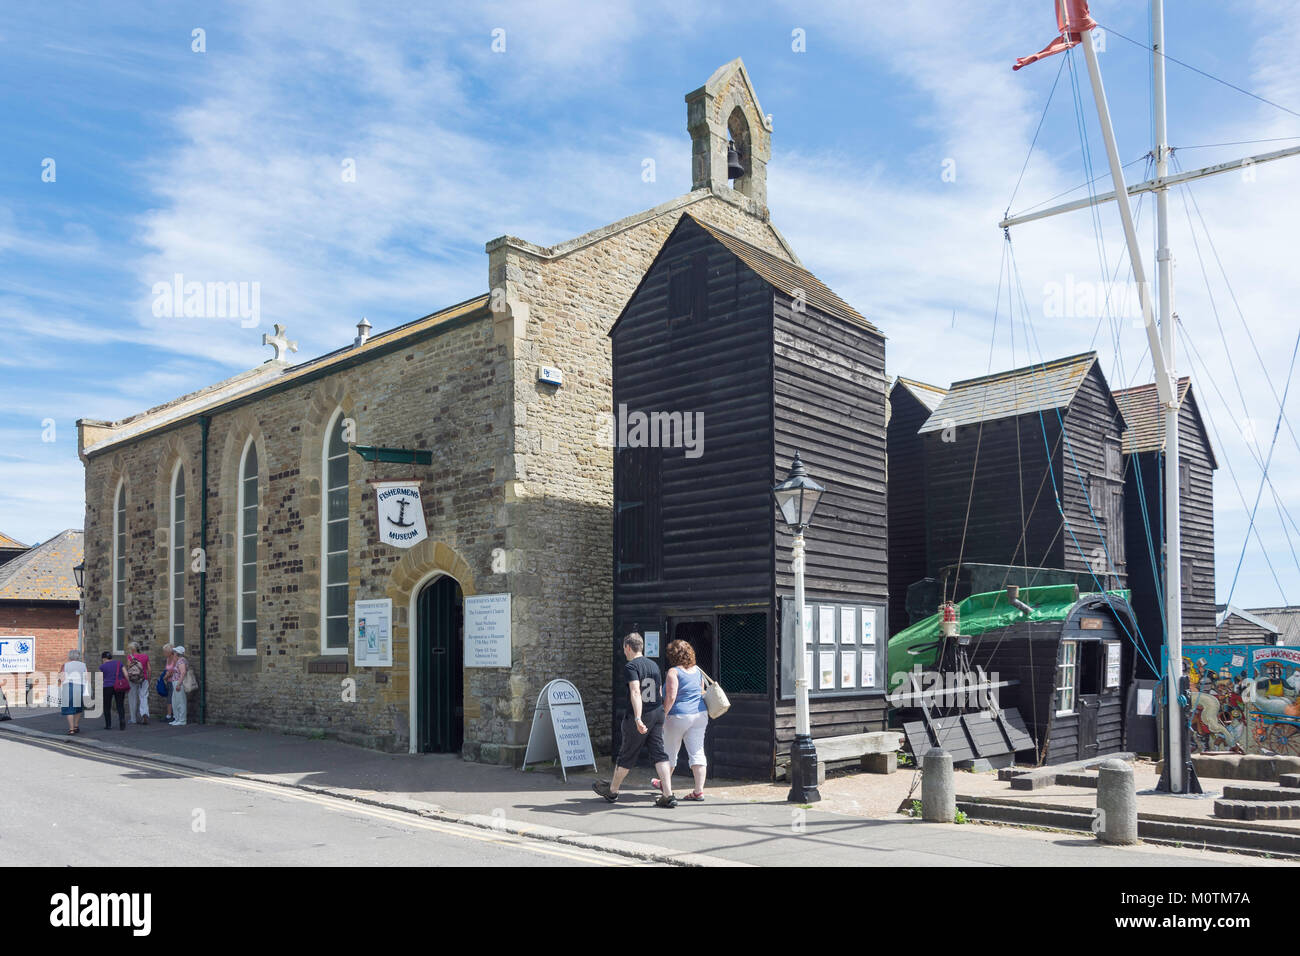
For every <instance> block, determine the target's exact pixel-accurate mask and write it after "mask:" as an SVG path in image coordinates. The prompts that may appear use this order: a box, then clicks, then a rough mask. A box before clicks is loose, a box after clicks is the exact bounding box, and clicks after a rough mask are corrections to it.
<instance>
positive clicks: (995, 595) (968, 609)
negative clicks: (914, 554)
mask: <svg viewBox="0 0 1300 956" xmlns="http://www.w3.org/2000/svg"><path fill="white" fill-rule="evenodd" d="M1110 593H1111V594H1112V595H1114V596H1115V597H1117V598H1121V599H1123V600H1124V601H1127V600H1128V597H1129V592H1128V591H1111V592H1110ZM1088 596H1089V595H1086V594H1081V595H1079V596H1078V597H1077V598H1076V597H1075V591H1074V585H1072V584H1053V585H1048V586H1046V587H1032V588H1021V589H1020V600H1021V601H1022V602H1024V603H1025V604H1028V605H1029V606H1030V607H1032V608H1033V609H1034V610H1033V611H1032V612H1031V613H1030V614H1025V613H1024V612H1023V611H1021V610H1020V609H1019V608H1017V607H1014V606H1013V605H1012V604H1011V603H1010V602H1009V601H1008V600H1007V592H1006V591H1005V590H1002V591H987V592H985V593H983V594H972V595H971V596H970V597H968V598H966V600H964V601H961V602H959V603H958V604H957V619H958V621H959V622H960V625H961V626H960V632H961V633H962V634H967V635H969V636H971V637H978V636H979V635H980V634H983V633H985V632H987V631H992V630H994V629H996V628H999V627H1005V626H1006V625H1008V624H1015V623H1016V622H1017V621H1063V620H1065V619H1066V618H1067V617H1068V616H1069V614H1070V608H1072V607H1074V605H1075V604H1076V603H1078V601H1079V600H1081V599H1083V598H1085V597H1088ZM939 637H940V634H939V615H938V614H932V615H930V616H929V617H927V618H926V619H925V620H923V621H917V622H916V623H915V624H913V625H912V626H911V627H909V628H907V629H905V630H902V631H899V632H898V633H897V634H895V635H894V636H893V637H892V638H890V641H889V674H890V678H889V689H890V690H893V689H894V688H895V687H896V686H898V684H900V683H902V678H901V676H899V675H902V674H905V673H907V672H908V671H910V670H912V669H913V668H914V667H915V666H916V665H917V664H920V665H921V667H922V669H925V668H929V667H933V666H934V665H935V663H936V660H935V658H936V657H937V655H938V653H939V645H938V644H937V643H936V642H937V641H938V640H939ZM924 644H934V645H935V646H934V647H931V648H927V649H926V650H924V651H922V652H920V653H918V654H915V655H913V654H909V653H908V650H909V649H910V648H913V647H917V646H920V645H924Z"/></svg>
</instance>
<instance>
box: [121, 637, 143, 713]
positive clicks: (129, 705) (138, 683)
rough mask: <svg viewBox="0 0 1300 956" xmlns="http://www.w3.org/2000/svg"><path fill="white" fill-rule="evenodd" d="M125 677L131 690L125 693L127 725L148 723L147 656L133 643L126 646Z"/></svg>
mask: <svg viewBox="0 0 1300 956" xmlns="http://www.w3.org/2000/svg"><path fill="white" fill-rule="evenodd" d="M126 676H127V678H128V679H129V680H130V681H131V689H130V690H128V691H127V692H126V716H127V723H131V724H134V723H135V722H136V721H135V719H136V718H137V717H139V718H140V723H142V724H147V723H149V655H148V654H141V653H140V645H139V644H137V643H136V642H135V641H132V642H131V643H130V644H128V645H126Z"/></svg>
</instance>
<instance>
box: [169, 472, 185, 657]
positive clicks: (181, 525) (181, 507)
mask: <svg viewBox="0 0 1300 956" xmlns="http://www.w3.org/2000/svg"><path fill="white" fill-rule="evenodd" d="M185 545H186V541H185V468H184V466H183V465H182V464H181V463H180V462H177V463H176V470H175V471H174V472H173V473H172V524H171V562H170V569H169V570H170V574H169V578H170V581H171V585H170V587H171V635H172V636H171V642H172V644H173V645H175V644H182V645H183V644H184V643H185V556H186V547H185Z"/></svg>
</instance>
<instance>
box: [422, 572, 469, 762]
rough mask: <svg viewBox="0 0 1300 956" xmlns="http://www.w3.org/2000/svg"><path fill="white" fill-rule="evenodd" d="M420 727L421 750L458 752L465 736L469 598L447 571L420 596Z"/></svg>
mask: <svg viewBox="0 0 1300 956" xmlns="http://www.w3.org/2000/svg"><path fill="white" fill-rule="evenodd" d="M415 616H416V627H415V639H416V679H417V682H418V683H417V688H416V704H417V715H418V716H417V720H416V728H417V731H418V733H419V740H418V748H419V751H420V752H421V753H459V752H460V749H461V745H462V744H463V743H464V740H465V684H464V661H463V653H464V644H463V640H464V639H463V633H462V628H463V625H464V602H463V600H462V596H461V591H460V585H459V584H457V583H456V581H455V579H454V578H449V577H447V576H446V575H443V576H442V577H439V578H437V579H435V580H433V581H431V582H429V583H428V584H426V585H425V586H424V589H423V590H422V591H421V592H420V597H419V599H418V600H417V602H416V615H415Z"/></svg>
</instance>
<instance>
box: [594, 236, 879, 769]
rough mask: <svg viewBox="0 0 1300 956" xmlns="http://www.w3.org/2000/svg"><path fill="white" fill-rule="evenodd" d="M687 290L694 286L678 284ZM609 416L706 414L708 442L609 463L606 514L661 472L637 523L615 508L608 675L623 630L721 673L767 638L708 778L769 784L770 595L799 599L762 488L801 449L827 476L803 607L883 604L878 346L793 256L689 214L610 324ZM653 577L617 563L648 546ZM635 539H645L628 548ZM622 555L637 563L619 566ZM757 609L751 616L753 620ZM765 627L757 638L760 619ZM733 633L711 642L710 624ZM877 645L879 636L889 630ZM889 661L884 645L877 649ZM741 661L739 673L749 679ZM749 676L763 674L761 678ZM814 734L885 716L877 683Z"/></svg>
mask: <svg viewBox="0 0 1300 956" xmlns="http://www.w3.org/2000/svg"><path fill="white" fill-rule="evenodd" d="M684 283H688V284H689V285H684ZM610 337H611V340H612V345H613V377H614V383H613V385H614V388H613V393H614V409H615V417H616V421H617V420H618V419H619V418H620V417H622V418H624V419H626V416H628V415H631V413H633V412H635V411H647V412H648V411H677V412H681V413H683V414H686V413H691V414H694V413H700V414H702V415H703V421H704V431H703V445H702V449H701V453H700V454H699V455H698V456H697V457H687V456H686V454H685V453H684V451H683V450H682V449H676V448H669V449H657V450H654V449H646V448H622V449H619V450H618V452H617V453H616V456H615V474H614V483H615V511H616V513H617V514H619V515H626V514H627V513H629V512H631V511H640V510H643V506H642V505H640V504H637V503H636V502H637V501H639V500H640V496H643V494H644V489H645V488H647V487H652V486H653V485H654V483H655V480H654V478H653V477H650V476H648V475H647V472H648V471H649V470H651V469H655V468H657V469H658V472H659V480H658V487H659V489H660V490H659V496H660V497H659V501H658V504H657V515H656V514H654V512H655V511H656V509H655V508H645V509H644V511H645V515H646V516H645V517H644V518H642V519H640V523H639V524H638V523H637V520H635V519H620V518H616V519H615V529H614V532H615V555H616V566H615V568H614V569H613V577H614V612H615V613H614V617H615V620H614V625H615V634H614V635H613V636H612V638H613V640H612V645H613V646H612V648H611V650H612V652H613V653H612V661H613V663H614V665H615V669H614V675H615V681H616V682H617V680H618V673H619V670H618V667H617V665H618V663H619V661H620V660H621V652H619V650H618V643H619V640H620V639H621V636H622V634H623V633H626V631H627V630H630V629H632V628H634V627H635V628H639V629H641V630H658V631H659V632H660V633H661V635H662V644H661V650H662V646H666V644H667V642H668V640H669V639H670V638H671V637H672V633H671V632H670V630H669V629H670V627H673V626H674V625H679V626H681V627H682V628H684V629H685V630H684V631H683V633H689V634H691V635H694V636H698V635H701V634H711V635H712V641H713V643H712V646H710V647H707V648H704V647H697V654H698V656H699V657H700V658H701V663H703V662H704V660H705V659H706V658H708V657H710V656H712V657H713V658H714V659H716V658H717V655H718V654H719V651H720V650H724V649H725V651H726V654H725V655H723V656H722V659H721V660H717V666H718V668H719V669H720V671H721V673H720V674H715V675H714V676H718V677H719V679H720V680H721V681H722V682H723V684H724V686H726V683H727V681H728V675H729V670H728V668H729V665H728V660H727V659H726V655H730V656H731V657H732V660H733V662H735V663H733V668H738V667H739V663H738V661H739V656H740V655H742V654H744V653H745V649H744V647H743V646H742V635H744V634H746V633H757V634H759V635H760V637H761V654H762V661H763V663H762V674H761V678H760V680H761V683H762V684H763V685H764V686H763V687H762V689H761V690H760V691H758V692H753V693H747V692H742V693H733V692H731V691H730V690H729V691H728V693H729V696H730V698H731V701H732V710H731V711H730V712H729V713H728V714H727V715H726V717H725V718H723V719H721V720H719V721H716V722H712V723H711V724H710V729H709V736H708V738H707V739H708V750H709V751H710V761H711V763H712V764H713V766H714V768H715V769H716V770H717V772H720V773H724V774H725V773H732V774H737V775H741V776H748V777H762V778H770V776H771V774H772V771H773V763H774V758H775V756H776V753H777V750H778V749H779V747H780V746H781V743H782V741H783V739H788V734H786V733H784V732H783V730H784V725H786V724H787V723H789V722H790V721H791V720H792V716H791V717H789V719H787V715H786V714H785V713H784V708H782V709H781V711H780V712H778V707H777V688H778V685H779V681H778V678H779V672H778V660H777V654H776V635H777V633H778V631H777V628H778V625H779V622H778V621H777V607H778V601H777V598H778V596H784V595H787V594H789V593H792V592H793V587H792V580H791V579H790V576H789V574H788V568H789V559H790V558H789V556H790V550H789V548H790V538H789V536H788V535H787V534H785V533H784V530H783V529H778V527H777V526H778V521H777V515H776V511H775V508H774V506H773V502H772V497H771V488H772V485H773V484H774V483H775V482H776V481H778V480H781V479H783V478H784V477H785V475H786V472H787V470H788V468H789V463H790V459H791V458H792V457H793V452H794V450H795V449H796V448H797V449H798V450H799V451H800V452H801V453H802V455H803V458H804V461H805V463H806V464H807V466H808V469H809V473H810V474H811V475H813V476H814V477H815V478H816V479H817V480H819V481H821V482H822V483H823V484H825V485H826V486H827V487H828V491H827V494H826V495H825V496H824V498H823V502H822V505H821V508H820V509H819V511H818V514H817V517H816V519H815V521H814V525H813V527H812V528H810V529H809V532H808V549H809V560H808V573H807V577H806V581H807V587H808V596H809V600H815V599H817V598H818V597H821V598H824V599H828V600H829V599H831V598H833V597H836V596H838V597H839V598H840V599H841V600H847V599H848V598H849V597H850V596H851V597H852V599H854V600H859V601H872V602H877V603H879V604H880V605H881V606H883V604H884V602H885V600H886V596H887V592H886V560H885V550H886V534H885V490H884V444H885V440H884V388H885V379H884V339H883V337H882V336H881V335H880V334H879V332H877V331H876V330H875V329H874V327H872V326H871V324H870V323H869V322H867V321H866V320H865V319H864V318H862V316H861V315H860V314H858V313H857V312H856V311H854V310H853V309H852V308H851V307H849V306H848V305H847V304H846V303H844V302H843V300H840V299H838V297H837V296H835V295H834V293H832V292H830V290H829V289H826V287H825V286H824V285H822V284H821V283H820V282H818V281H817V280H816V279H815V277H812V276H811V274H810V273H807V271H806V270H803V269H801V268H800V267H797V266H794V265H793V264H790V263H783V262H781V261H780V260H776V259H774V257H772V256H770V255H769V254H767V253H765V252H763V251H762V250H758V249H755V248H754V247H752V246H749V245H748V244H747V243H744V242H742V241H741V240H739V239H736V238H735V237H732V236H729V235H727V234H725V233H721V232H720V231H718V230H716V229H710V228H708V227H705V226H702V225H701V224H700V223H698V222H696V221H695V220H694V219H693V218H692V217H690V216H688V215H687V216H683V217H682V219H681V221H680V222H679V223H678V225H677V227H676V228H675V229H674V230H673V232H672V234H671V235H670V236H669V237H668V239H667V240H666V241H665V244H664V246H663V248H662V249H661V251H660V253H659V255H658V256H657V257H656V259H655V261H654V263H653V264H652V265H651V267H650V269H649V270H648V272H647V274H646V276H645V277H644V279H643V280H642V282H641V284H640V286H639V287H638V289H637V290H636V292H635V293H634V294H633V296H632V297H631V299H630V300H629V302H628V305H627V307H626V308H625V309H624V311H623V313H622V315H621V316H620V317H619V319H618V321H617V322H616V323H615V324H614V327H613V328H612V329H611V331H610ZM634 535H642V536H644V537H646V538H647V539H652V538H653V539H657V540H658V542H659V545H658V551H659V554H660V557H659V559H660V560H661V562H662V570H661V573H660V574H659V575H658V576H657V578H656V577H655V576H654V575H645V574H643V573H642V572H641V571H640V570H639V569H637V568H631V569H627V568H620V567H619V565H618V564H617V562H619V561H624V562H628V561H629V559H631V558H634V557H637V556H638V555H639V554H641V553H647V554H649V556H650V557H651V563H652V562H653V560H654V559H655V554H656V547H655V546H649V545H638V544H636V543H634V542H631V541H628V540H626V539H627V538H628V537H629V536H634ZM638 549H640V550H638ZM630 563H632V564H645V563H646V562H641V561H630ZM756 615H761V618H759V617H756ZM755 624H757V625H759V627H760V629H759V630H758V631H754V630H753V627H754V625H755ZM720 631H723V632H725V633H726V634H730V635H731V636H730V637H728V638H727V639H726V640H723V641H721V642H720V641H719V638H720V637H721V636H723V635H720V634H719V632H720ZM882 641H883V636H882ZM882 656H883V655H882ZM752 663H753V662H752V661H747V662H746V669H745V670H744V671H743V678H742V672H741V671H740V670H738V669H733V671H732V672H731V673H734V674H735V675H736V678H735V680H736V682H738V683H739V684H740V685H741V686H749V685H751V684H752V683H753V682H754V680H755V678H754V671H753V670H752V669H750V665H751V664H752ZM754 686H757V685H754ZM814 711H815V713H814V729H813V732H814V736H828V735H831V734H837V733H847V732H850V731H854V730H856V731H862V730H867V729H881V728H882V727H883V691H882V692H881V694H876V695H873V696H871V697H869V698H863V697H861V696H860V695H851V696H849V697H847V698H846V699H843V700H840V699H836V700H824V701H819V702H818V704H817V705H815V706H814Z"/></svg>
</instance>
